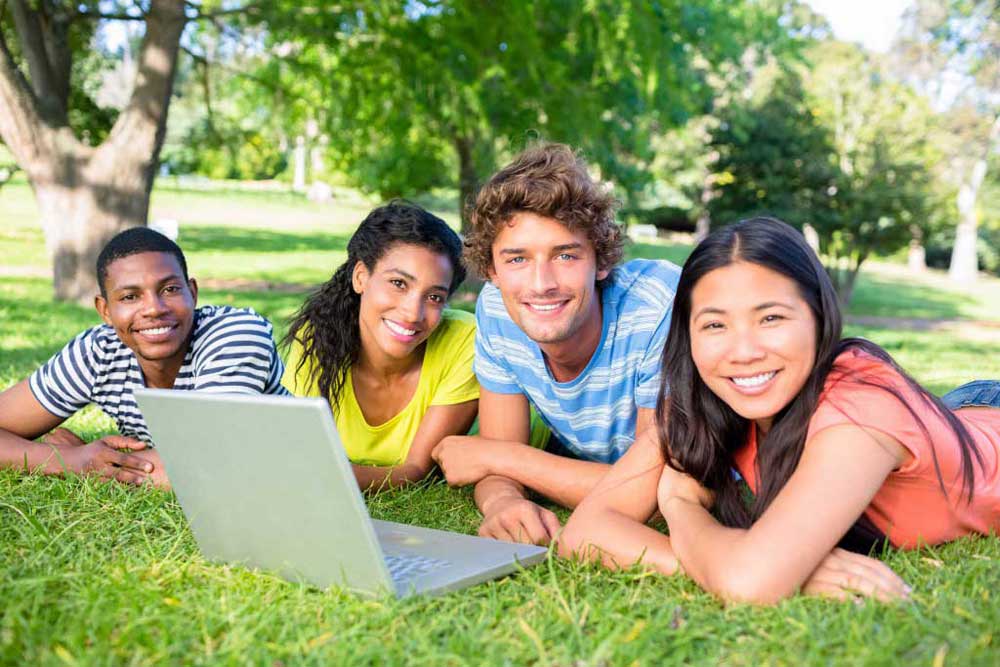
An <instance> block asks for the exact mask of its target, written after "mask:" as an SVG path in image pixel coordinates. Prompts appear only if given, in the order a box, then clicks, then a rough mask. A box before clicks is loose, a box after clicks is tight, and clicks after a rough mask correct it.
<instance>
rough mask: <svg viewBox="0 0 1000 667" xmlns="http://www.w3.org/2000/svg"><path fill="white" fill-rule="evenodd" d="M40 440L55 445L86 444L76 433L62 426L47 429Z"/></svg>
mask: <svg viewBox="0 0 1000 667" xmlns="http://www.w3.org/2000/svg"><path fill="white" fill-rule="evenodd" d="M42 442H44V443H45V444H47V445H55V446H57V447H81V446H83V445H86V444H87V443H86V442H84V441H83V439H82V438H81V437H80V436H78V435H77V434H76V433H73V431H71V430H69V429H68V428H63V427H62V426H60V427H59V428H54V429H52V430H51V431H49V433H48V435H46V436H45V437H44V438H42Z"/></svg>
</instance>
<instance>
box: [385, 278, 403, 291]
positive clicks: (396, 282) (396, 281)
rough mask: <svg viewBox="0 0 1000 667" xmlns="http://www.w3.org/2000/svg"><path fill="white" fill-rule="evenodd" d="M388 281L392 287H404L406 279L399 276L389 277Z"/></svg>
mask: <svg viewBox="0 0 1000 667" xmlns="http://www.w3.org/2000/svg"><path fill="white" fill-rule="evenodd" d="M389 282H390V283H391V284H392V286H393V287H396V288H398V289H406V281H404V280H402V279H401V278H390V279H389Z"/></svg>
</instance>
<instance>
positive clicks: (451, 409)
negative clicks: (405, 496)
mask: <svg viewBox="0 0 1000 667" xmlns="http://www.w3.org/2000/svg"><path fill="white" fill-rule="evenodd" d="M477 406H478V401H466V402H464V403H457V404H455V405H432V406H431V407H430V408H428V410H427V412H426V413H424V418H423V419H422V420H421V422H420V427H419V428H418V429H417V434H416V435H415V436H414V438H413V443H412V444H411V445H410V451H409V453H407V455H406V460H405V461H403V463H401V464H400V465H398V466H392V467H388V466H365V465H358V464H351V467H352V468H353V469H354V477H355V478H356V479H357V480H358V486H360V487H361V489H362V490H365V489H369V488H375V489H378V488H380V487H381V486H383V485H386V484H387V485H389V486H393V487H395V486H402V485H404V484H409V483H412V482H419V481H420V480H422V479H423V478H425V477H427V473H429V472H430V470H431V467H432V465H433V461H432V460H431V451H433V449H434V448H435V447H436V446H437V444H438V443H439V442H441V440H442V439H444V438H446V437H448V436H453V435H454V434H456V433H466V432H467V431H468V430H469V427H470V426H471V425H472V422H473V420H474V419H475V418H476V410H477Z"/></svg>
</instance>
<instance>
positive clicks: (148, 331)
mask: <svg viewBox="0 0 1000 667" xmlns="http://www.w3.org/2000/svg"><path fill="white" fill-rule="evenodd" d="M139 331H140V333H144V334H146V335H148V336H159V335H160V334H163V333H167V332H168V331H170V327H157V328H155V329H139Z"/></svg>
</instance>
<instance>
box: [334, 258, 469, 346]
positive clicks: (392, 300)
mask: <svg viewBox="0 0 1000 667" xmlns="http://www.w3.org/2000/svg"><path fill="white" fill-rule="evenodd" d="M452 271H453V269H452V265H451V260H449V259H448V257H446V256H445V255H442V254H439V253H437V252H434V251H433V250H430V249H428V248H425V247H423V246H417V245H410V244H398V245H395V246H393V247H392V248H390V249H389V250H387V251H386V252H385V254H383V255H382V257H381V258H380V259H379V260H378V261H377V262H376V263H375V266H374V267H373V269H372V270H371V271H369V270H368V268H367V267H366V266H365V265H364V263H363V262H360V261H359V262H358V263H357V264H355V265H354V273H353V275H352V282H353V285H354V291H355V292H357V293H358V294H360V295H361V307H360V310H359V312H358V324H359V326H360V328H361V345H362V349H363V351H364V353H365V354H367V355H368V356H369V358H371V359H372V360H376V359H378V358H382V359H385V358H388V359H393V360H402V359H406V358H407V357H409V356H410V355H411V354H413V353H414V352H416V351H417V349H418V348H419V347H420V345H421V344H422V343H423V342H424V341H426V340H427V338H428V337H429V336H430V335H431V333H432V332H433V331H434V329H435V328H436V327H437V325H438V324H439V323H440V321H441V313H442V311H443V310H444V306H445V303H446V302H447V300H448V287H449V285H451V277H452Z"/></svg>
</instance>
